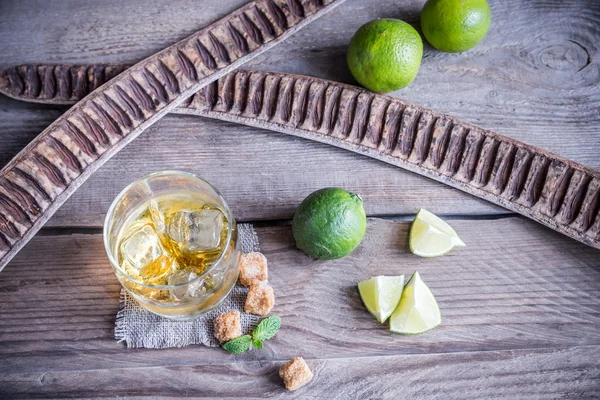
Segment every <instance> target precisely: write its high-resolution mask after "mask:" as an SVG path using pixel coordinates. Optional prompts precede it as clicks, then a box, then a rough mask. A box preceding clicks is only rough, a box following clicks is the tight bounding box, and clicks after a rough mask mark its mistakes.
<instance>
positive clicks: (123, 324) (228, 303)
mask: <svg viewBox="0 0 600 400" xmlns="http://www.w3.org/2000/svg"><path fill="white" fill-rule="evenodd" d="M238 235H239V236H238V238H239V240H240V241H241V244H242V252H244V253H249V252H251V251H260V248H259V246H258V236H257V235H256V232H255V231H254V227H253V226H252V225H250V224H239V225H238ZM247 293H248V289H247V288H246V287H244V286H241V285H239V284H237V285H236V286H235V287H234V288H233V290H232V291H231V294H230V295H229V297H228V298H227V299H225V300H224V301H223V303H221V305H220V306H219V307H217V308H216V309H214V310H213V311H211V312H209V313H208V314H206V315H204V316H202V317H200V318H198V319H196V320H194V321H173V320H170V319H166V318H162V317H159V316H158V315H155V314H152V313H151V312H150V311H147V310H146V309H144V308H142V307H141V306H140V305H139V304H138V303H137V301H135V299H133V298H132V297H131V295H129V293H127V292H126V291H125V290H123V289H121V299H120V303H119V312H117V320H116V323H115V339H117V340H118V341H119V342H125V344H126V345H127V347H128V348H139V347H146V348H151V349H164V348H167V347H183V346H187V345H190V344H202V345H204V346H209V347H218V346H219V342H218V341H217V340H216V339H215V337H214V335H213V319H214V317H215V316H216V315H217V314H220V313H222V312H226V311H231V310H239V311H240V314H241V321H242V332H248V331H250V330H251V329H253V328H254V327H255V326H256V324H257V323H258V320H259V318H258V317H257V316H254V315H250V314H246V313H244V302H245V301H246V294H247Z"/></svg>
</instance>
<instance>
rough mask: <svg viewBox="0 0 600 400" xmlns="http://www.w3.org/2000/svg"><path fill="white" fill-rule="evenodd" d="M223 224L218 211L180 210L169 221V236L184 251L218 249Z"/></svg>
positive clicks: (221, 215)
mask: <svg viewBox="0 0 600 400" xmlns="http://www.w3.org/2000/svg"><path fill="white" fill-rule="evenodd" d="M224 224H225V218H224V216H223V213H222V212H221V211H219V210H212V209H209V210H196V211H192V210H182V211H179V212H178V213H176V214H175V215H173V217H172V218H171V221H169V228H168V229H169V236H170V237H171V239H173V240H174V241H175V242H177V243H178V244H179V246H180V248H181V249H182V250H184V251H189V252H198V251H207V250H214V249H216V248H218V247H219V243H220V241H221V232H222V231H223V226H224Z"/></svg>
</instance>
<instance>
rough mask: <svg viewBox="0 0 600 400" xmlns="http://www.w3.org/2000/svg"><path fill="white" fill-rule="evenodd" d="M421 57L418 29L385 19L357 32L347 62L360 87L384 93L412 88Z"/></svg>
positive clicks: (365, 25)
mask: <svg viewBox="0 0 600 400" xmlns="http://www.w3.org/2000/svg"><path fill="white" fill-rule="evenodd" d="M422 56H423V41H422V40H421V36H419V33H418V32H417V31H416V30H415V28H413V27H412V26H410V25H409V24H407V23H406V22H404V21H400V20H399V19H391V18H383V19H376V20H374V21H371V22H367V23H366V24H364V25H363V26H361V27H360V28H358V30H357V31H356V33H355V34H354V36H353V37H352V40H351V41H350V47H349V48H348V55H347V61H348V67H349V68H350V72H351V73H352V76H354V79H356V80H357V81H358V83H360V84H361V85H363V86H364V87H366V88H367V89H369V90H372V91H374V92H380V93H381V92H391V91H394V90H398V89H402V88H403V87H406V86H408V85H410V83H411V82H412V81H413V80H414V79H415V76H417V72H419V66H420V65H421V57H422Z"/></svg>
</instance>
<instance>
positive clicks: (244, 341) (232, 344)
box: [223, 335, 252, 354]
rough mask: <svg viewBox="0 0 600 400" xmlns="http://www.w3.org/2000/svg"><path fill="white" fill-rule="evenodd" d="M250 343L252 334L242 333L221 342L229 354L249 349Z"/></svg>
mask: <svg viewBox="0 0 600 400" xmlns="http://www.w3.org/2000/svg"><path fill="white" fill-rule="evenodd" d="M251 345H252V336H250V335H244V336H241V337H239V338H236V339H233V340H230V341H229V342H225V343H223V348H224V349H225V350H227V351H228V352H230V353H231V354H240V353H243V352H245V351H246V350H248V349H250V346H251Z"/></svg>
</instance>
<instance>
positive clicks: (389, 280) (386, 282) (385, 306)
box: [358, 275, 404, 323]
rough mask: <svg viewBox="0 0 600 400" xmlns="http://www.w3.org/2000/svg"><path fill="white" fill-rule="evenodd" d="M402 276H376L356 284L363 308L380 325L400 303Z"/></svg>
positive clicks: (402, 285) (402, 284)
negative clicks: (365, 308) (363, 304)
mask: <svg viewBox="0 0 600 400" xmlns="http://www.w3.org/2000/svg"><path fill="white" fill-rule="evenodd" d="M402 287H404V275H400V276H376V277H374V278H371V279H368V280H366V281H362V282H359V283H358V292H359V293H360V297H361V298H362V301H363V303H365V307H367V310H369V312H370V313H371V314H373V316H374V317H375V318H376V319H377V321H379V322H380V323H384V322H385V321H386V320H387V319H388V318H389V317H390V315H392V313H393V312H394V309H395V308H396V306H397V305H398V302H399V301H400V296H402Z"/></svg>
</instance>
